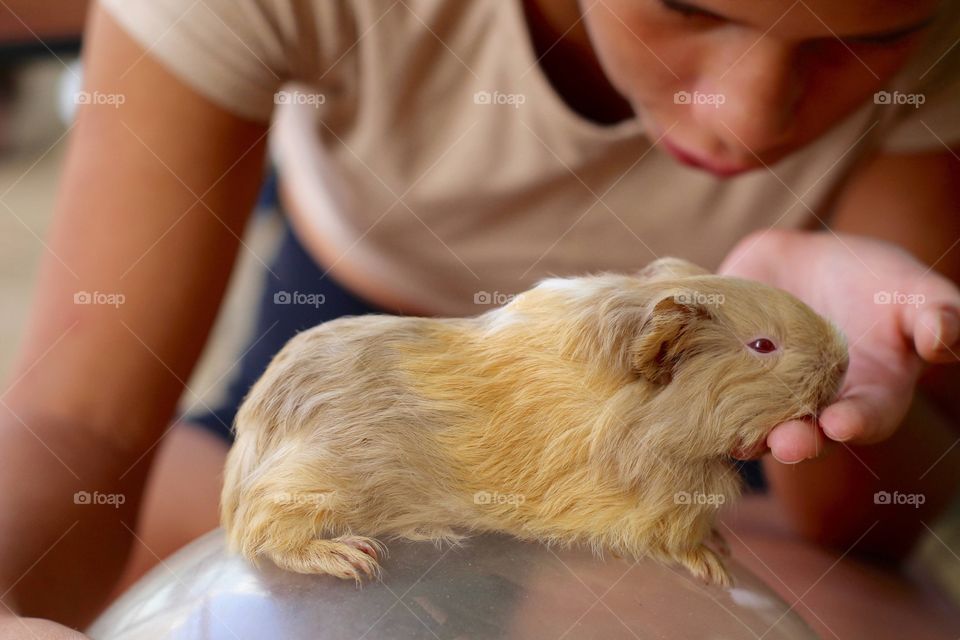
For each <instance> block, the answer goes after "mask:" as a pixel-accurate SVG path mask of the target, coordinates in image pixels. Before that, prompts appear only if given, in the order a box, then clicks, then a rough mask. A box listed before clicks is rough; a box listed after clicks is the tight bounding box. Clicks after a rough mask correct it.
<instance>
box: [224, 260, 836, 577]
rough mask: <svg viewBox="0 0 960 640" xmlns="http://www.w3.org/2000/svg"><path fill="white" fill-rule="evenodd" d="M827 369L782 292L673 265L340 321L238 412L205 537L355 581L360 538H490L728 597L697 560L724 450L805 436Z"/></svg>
mask: <svg viewBox="0 0 960 640" xmlns="http://www.w3.org/2000/svg"><path fill="white" fill-rule="evenodd" d="M846 368H847V348H846V343H845V340H844V338H843V336H842V335H841V333H840V332H839V331H838V330H837V329H836V328H835V327H834V326H833V325H832V324H831V323H829V322H828V321H826V320H825V319H824V318H822V317H820V316H819V315H818V314H817V313H815V312H814V311H813V310H811V309H810V308H809V307H807V306H806V305H805V304H804V303H802V302H800V301H799V300H797V299H796V298H794V297H793V296H791V295H790V294H788V293H786V292H783V291H780V290H778V289H775V288H772V287H769V286H766V285H764V284H760V283H757V282H751V281H747V280H741V279H736V278H731V277H722V276H717V275H711V274H710V273H709V272H707V271H705V270H703V269H701V268H700V267H697V266H695V265H693V264H691V263H689V262H685V261H682V260H678V259H674V258H665V259H661V260H657V261H656V262H654V263H652V264H650V265H649V266H648V267H646V268H645V269H643V270H642V271H640V272H639V273H637V274H634V275H624V274H613V273H604V274H600V275H593V276H587V277H580V278H551V279H546V280H543V281H541V282H540V283H539V284H537V286H535V287H534V288H532V289H530V290H529V291H526V292H524V293H522V294H519V295H517V296H516V297H515V298H513V299H512V300H511V301H510V302H509V303H508V304H506V305H505V306H503V307H501V308H497V309H493V310H490V311H487V312H486V313H483V314H481V315H478V316H475V317H472V318H420V317H393V316H385V315H370V316H360V317H348V318H341V319H337V320H334V321H331V322H327V323H324V324H321V325H319V326H317V327H314V328H312V329H309V330H306V331H303V332H302V333H300V334H298V335H297V336H295V337H294V338H292V339H291V340H290V341H289V342H288V343H287V344H286V346H284V348H283V349H282V350H281V351H280V352H279V353H278V354H277V355H276V356H275V357H274V358H273V360H272V362H271V363H270V365H269V367H268V368H267V370H266V371H265V373H264V374H263V376H262V377H261V378H260V379H259V380H258V381H257V383H256V384H255V385H254V386H253V387H252V389H251V390H250V392H249V393H248V395H247V397H246V398H245V400H244V402H243V404H242V406H241V408H240V411H239V413H238V415H237V419H236V423H235V430H236V442H235V444H234V445H233V448H232V449H231V451H230V453H229V457H228V459H227V467H226V475H225V485H224V489H223V494H222V500H221V519H222V522H223V525H224V527H225V529H226V532H227V537H228V541H229V545H230V548H231V549H232V550H233V551H234V552H240V553H242V554H243V555H244V556H246V557H248V558H250V559H252V560H255V559H256V558H258V557H260V556H266V557H268V558H269V559H271V560H272V561H273V562H274V563H275V564H276V565H277V566H279V567H281V568H282V569H286V570H291V571H296V572H301V573H318V574H330V575H334V576H337V577H340V578H353V579H355V580H357V581H358V582H360V581H361V578H362V577H363V576H369V577H376V576H379V572H380V564H379V559H380V557H382V556H383V555H384V553H385V548H384V546H383V545H382V543H380V542H379V541H377V540H376V539H375V537H381V538H392V539H411V540H430V541H434V542H436V543H437V544H441V543H444V542H446V543H452V544H456V543H458V542H459V541H461V540H463V539H464V538H465V537H466V536H468V535H469V534H470V533H471V532H501V533H507V534H510V535H513V536H516V537H517V538H520V539H527V540H537V541H541V542H544V543H547V544H556V545H563V546H568V545H587V546H589V547H590V548H592V549H593V550H594V552H595V553H597V554H602V553H603V552H604V551H609V552H611V553H613V554H615V555H619V556H626V557H630V558H643V557H649V558H655V559H658V560H660V561H663V562H675V563H678V564H679V565H682V566H684V567H686V568H687V569H689V570H690V571H691V572H692V573H693V574H694V575H695V576H698V577H700V578H701V579H703V580H705V581H707V582H712V583H719V584H722V585H728V584H730V577H729V573H728V571H727V569H726V568H725V566H724V564H723V561H722V558H721V554H718V552H717V550H715V549H714V548H712V547H711V546H710V545H709V544H708V543H710V542H711V540H713V539H714V538H715V537H716V536H717V534H716V531H715V530H714V528H713V525H714V519H715V516H716V513H717V508H718V506H719V505H721V504H725V503H728V502H730V501H731V500H733V499H734V498H735V497H736V496H737V494H738V492H739V484H740V483H739V477H738V474H737V472H736V469H735V467H734V466H733V461H732V459H731V458H730V454H731V452H733V451H738V450H747V449H751V448H754V447H756V446H757V445H760V444H762V443H763V442H765V440H766V437H767V435H768V434H769V432H770V430H771V429H772V428H773V427H774V426H775V425H776V424H778V423H781V422H784V421H786V420H790V419H794V418H806V417H810V416H816V415H817V414H818V412H819V410H820V409H821V408H823V407H824V406H825V405H827V404H828V403H829V402H830V401H831V400H832V399H833V398H834V397H835V395H836V394H837V392H838V390H839V388H840V384H841V382H842V380H843V377H844V374H845V372H846Z"/></svg>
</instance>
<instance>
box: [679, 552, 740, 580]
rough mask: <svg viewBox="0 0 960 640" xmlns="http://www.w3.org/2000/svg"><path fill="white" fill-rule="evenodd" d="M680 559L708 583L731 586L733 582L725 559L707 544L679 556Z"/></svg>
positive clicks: (691, 571)
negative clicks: (725, 564)
mask: <svg viewBox="0 0 960 640" xmlns="http://www.w3.org/2000/svg"><path fill="white" fill-rule="evenodd" d="M679 561H680V563H681V564H682V565H683V566H685V567H686V568H687V569H688V570H689V571H690V573H692V574H693V575H695V576H696V577H698V578H700V579H701V580H703V581H704V582H706V583H707V584H715V585H719V586H721V587H729V586H731V585H732V584H733V579H732V578H731V576H730V572H729V571H728V570H727V568H726V567H725V566H724V564H723V560H721V559H720V556H719V555H718V554H717V552H715V551H714V550H713V549H710V548H709V547H707V546H706V545H700V546H699V547H697V548H696V549H694V550H693V551H690V552H688V553H686V554H684V555H683V556H682V557H681V558H679Z"/></svg>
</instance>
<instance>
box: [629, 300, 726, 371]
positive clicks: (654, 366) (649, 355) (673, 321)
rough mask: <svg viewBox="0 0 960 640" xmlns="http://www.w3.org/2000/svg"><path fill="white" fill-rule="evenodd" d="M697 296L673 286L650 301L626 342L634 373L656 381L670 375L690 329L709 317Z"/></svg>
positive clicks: (684, 346)
mask: <svg viewBox="0 0 960 640" xmlns="http://www.w3.org/2000/svg"><path fill="white" fill-rule="evenodd" d="M697 300H698V297H697V296H696V295H695V294H693V293H689V292H684V291H682V290H674V291H672V292H670V293H669V294H668V295H664V296H661V297H660V298H658V299H657V300H655V301H654V302H653V304H652V306H651V307H650V310H649V312H648V313H647V315H646V317H645V318H644V320H643V322H642V324H641V325H640V330H639V332H638V335H637V336H636V337H635V338H634V339H633V340H632V341H630V342H629V345H630V346H629V349H630V354H629V361H630V364H631V367H632V368H633V370H634V371H635V372H636V373H637V375H639V376H642V377H643V378H645V379H646V380H648V381H650V382H651V383H653V384H657V385H663V384H667V383H668V382H670V380H672V379H673V373H674V370H675V369H676V367H677V365H678V364H679V363H680V362H681V361H682V359H683V357H684V356H685V355H686V348H687V345H688V344H689V342H690V339H691V337H692V335H693V332H695V331H696V330H697V326H698V325H700V324H702V323H704V322H709V321H710V320H711V319H712V317H713V316H712V314H711V313H710V310H709V309H708V307H707V305H705V304H701V303H699V302H698V301H697Z"/></svg>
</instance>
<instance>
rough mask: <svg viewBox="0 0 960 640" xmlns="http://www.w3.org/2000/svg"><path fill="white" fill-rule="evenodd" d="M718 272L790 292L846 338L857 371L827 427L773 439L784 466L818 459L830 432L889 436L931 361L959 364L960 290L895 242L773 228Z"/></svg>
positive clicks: (822, 423)
mask: <svg viewBox="0 0 960 640" xmlns="http://www.w3.org/2000/svg"><path fill="white" fill-rule="evenodd" d="M719 272H720V273H721V274H724V275H732V276H738V277H742V278H748V279H751V280H759V281H761V282H766V283H767V284H770V285H773V286H775V287H779V288H781V289H784V290H786V291H789V292H790V293H792V294H794V295H795V296H797V297H798V298H800V299H801V300H803V301H804V302H806V303H807V304H809V305H810V306H811V307H812V308H813V309H815V310H816V311H817V312H819V313H820V314H821V315H823V316H824V317H826V318H828V319H830V320H832V321H833V322H834V323H835V324H836V325H837V326H838V327H839V328H840V329H841V330H842V331H843V333H844V334H845V335H846V336H847V341H848V344H849V349H850V369H849V372H848V374H847V378H846V381H845V382H844V385H843V389H842V390H841V392H840V397H839V398H838V399H837V400H836V401H835V402H834V403H833V404H832V405H830V406H829V407H827V409H826V410H824V411H823V412H822V414H821V415H820V417H819V425H812V424H809V423H806V422H802V421H791V422H787V423H784V424H780V425H777V426H776V427H775V428H774V429H773V431H772V432H771V433H770V436H769V437H768V438H767V446H768V447H769V448H770V450H771V451H772V452H773V455H774V457H775V458H776V459H777V460H779V461H781V462H791V463H792V462H800V461H801V460H804V459H807V458H813V457H816V456H817V455H818V454H819V453H820V452H821V450H822V449H823V445H824V440H823V436H824V435H826V437H827V438H829V439H830V440H834V441H838V442H850V443H855V444H869V443H873V442H877V441H880V440H883V439H885V438H887V437H889V436H890V435H891V434H892V433H893V432H894V430H895V429H896V428H897V426H898V425H899V424H900V422H901V420H902V419H903V417H904V415H905V414H906V412H907V408H908V407H909V405H910V401H911V399H912V397H913V390H914V386H915V385H916V383H917V379H918V377H919V375H920V372H921V368H922V366H923V364H924V363H946V362H957V361H958V360H960V355H958V354H960V340H958V338H960V290H958V288H957V287H956V285H954V284H953V283H952V282H950V281H949V280H947V279H946V278H944V277H943V276H941V275H939V274H937V273H936V272H934V271H933V270H932V268H930V267H927V266H926V265H924V264H922V263H921V262H919V261H918V260H916V259H915V258H914V257H913V256H911V255H910V254H909V253H907V252H906V251H904V250H903V249H901V248H899V247H897V246H895V245H892V244H888V243H885V242H881V241H879V240H874V239H870V238H865V237H860V236H853V235H837V234H835V233H833V232H805V231H785V230H768V231H764V232H755V233H753V234H751V235H749V236H748V237H746V238H745V239H743V240H742V241H741V242H740V243H739V244H738V245H737V246H736V247H735V248H734V249H733V251H731V252H730V254H729V255H728V256H727V257H726V259H725V260H724V262H723V264H722V265H721V266H720V269H719ZM758 453H760V452H754V454H758Z"/></svg>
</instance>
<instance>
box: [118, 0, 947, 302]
mask: <svg viewBox="0 0 960 640" xmlns="http://www.w3.org/2000/svg"><path fill="white" fill-rule="evenodd" d="M104 4H105V5H106V6H107V7H108V9H109V10H110V11H111V13H112V15H114V17H115V18H116V19H117V20H118V21H119V22H120V23H121V24H122V25H123V26H124V27H125V28H126V29H127V30H128V31H129V32H130V33H131V34H132V35H133V36H134V37H135V38H136V39H138V40H139V41H140V42H141V43H142V44H143V45H144V46H145V47H148V48H149V52H150V54H151V55H153V56H155V57H156V58H157V59H158V60H160V61H161V62H162V63H164V64H165V65H167V66H168V67H169V68H170V69H171V70H172V71H173V72H174V73H175V74H176V75H177V76H179V77H180V78H182V79H183V80H184V81H185V82H187V83H188V84H190V85H191V86H193V87H195V88H196V89H197V90H198V91H200V92H201V93H203V94H204V95H206V96H208V97H209V98H210V99H212V100H213V101H215V102H217V103H219V104H221V105H223V106H224V107H225V108H227V109H229V110H232V111H234V112H236V113H238V114H240V115H242V116H245V117H248V118H252V119H259V120H267V119H269V118H271V116H273V115H276V116H277V122H276V128H275V130H274V133H275V134H276V136H275V138H276V140H275V142H276V143H277V144H276V145H275V148H276V149H277V155H278V159H279V163H280V170H281V175H282V176H283V177H284V178H285V182H286V185H287V193H288V195H289V197H290V200H291V201H292V202H293V205H292V207H291V209H292V213H291V217H292V218H293V222H294V225H295V228H296V229H297V230H298V233H299V235H300V237H301V239H302V241H303V242H304V243H305V245H306V246H307V247H308V249H310V250H311V252H312V253H313V254H314V255H315V256H316V258H317V260H318V262H320V263H321V264H322V265H323V266H324V267H326V268H330V271H331V273H333V274H334V275H335V276H337V277H338V278H339V279H341V280H342V281H344V282H345V283H346V284H347V285H348V286H350V287H351V288H353V289H354V290H355V291H357V292H358V293H360V294H361V295H364V296H366V297H368V298H369V299H371V300H373V301H375V302H380V303H381V304H386V305H389V306H393V305H399V306H402V307H403V308H404V309H407V310H412V311H420V312H426V313H438V314H448V315H463V314H472V313H476V312H478V311H481V310H483V309H484V308H486V306H487V305H489V304H496V303H499V302H502V301H504V300H505V297H506V296H507V295H509V294H511V293H515V292H518V291H522V290H523V289H526V288H528V287H529V286H530V285H532V284H533V283H534V282H535V281H536V280H538V279H540V278H543V277H545V276H548V275H571V274H582V273H585V272H593V271H599V270H623V271H629V270H634V269H637V268H639V267H641V266H643V265H644V264H646V263H647V262H649V261H650V260H652V259H654V258H656V257H659V256H664V255H674V256H680V257H685V258H688V259H691V260H694V261H696V262H698V263H700V264H702V265H703V266H706V267H708V268H715V267H716V266H717V265H718V264H719V262H720V261H721V260H722V258H723V256H724V255H725V254H726V253H727V252H728V251H729V250H730V248H731V247H732V246H733V245H734V243H735V242H736V241H737V240H738V239H739V238H741V237H743V236H744V235H745V234H746V233H748V232H749V231H751V230H754V229H759V228H766V227H770V226H774V227H800V226H808V225H811V224H815V223H816V222H817V218H816V217H815V216H814V213H813V212H817V214H818V215H819V216H820V217H821V218H823V217H825V215H826V214H825V213H824V212H825V211H826V210H827V208H828V206H829V202H830V199H831V197H832V195H833V194H835V193H836V190H837V188H838V186H840V185H842V182H843V180H844V179H845V177H846V176H847V175H848V174H849V172H850V169H851V168H852V167H853V166H854V165H855V163H856V162H857V161H858V159H861V158H863V157H864V155H865V154H866V153H867V152H868V151H870V150H872V149H876V148H877V147H878V146H880V147H882V148H885V149H889V150H894V151H918V150H936V149H943V145H944V144H957V143H960V118H957V117H956V116H957V107H956V105H957V104H958V99H960V82H958V75H960V74H958V69H960V65H958V56H956V55H954V54H955V53H956V52H957V51H960V47H958V48H956V49H954V50H952V51H951V50H950V49H949V47H950V44H951V43H952V42H954V41H955V40H956V36H957V35H958V31H957V29H956V28H955V26H956V25H957V24H958V21H957V20H952V21H944V22H943V24H944V25H946V24H948V23H949V27H950V28H949V29H947V28H944V30H943V32H942V33H937V32H935V33H934V34H933V35H932V36H931V38H930V41H929V44H928V46H926V47H925V48H924V50H923V51H922V52H921V53H920V54H919V55H918V56H917V57H916V59H915V61H914V63H913V64H912V65H911V68H910V69H907V70H906V71H905V72H904V73H903V74H901V76H900V77H899V78H898V79H897V82H896V83H895V84H894V85H892V86H891V87H889V89H890V90H891V92H893V91H894V90H898V91H901V93H907V92H911V91H913V92H916V91H923V92H924V99H925V101H924V104H923V105H922V106H921V107H920V108H915V107H914V106H913V105H910V104H905V105H900V106H897V105H890V104H875V103H874V102H871V103H870V104H867V105H865V106H864V107H863V108H862V109H861V110H860V111H858V112H857V113H855V114H854V115H853V116H851V117H850V118H848V119H847V120H845V121H844V122H842V123H841V124H839V125H838V126H836V127H835V128H834V129H832V130H831V131H830V132H829V133H828V134H827V135H826V136H824V137H823V138H821V139H820V140H819V141H817V142H815V143H814V144H812V145H810V146H809V147H807V148H805V149H803V150H802V151H800V152H797V153H795V154H794V155H792V156H791V157H789V158H787V159H785V160H784V161H782V162H780V163H778V164H777V165H775V166H774V167H772V171H766V170H759V171H754V172H750V173H748V174H745V175H742V176H740V177H737V178H734V179H728V180H721V179H717V178H714V177H712V176H711V175H709V174H706V173H704V172H701V171H697V170H694V169H689V168H686V167H684V166H682V165H680V164H678V163H676V162H675V161H674V160H673V159H672V158H670V157H669V156H668V155H666V154H665V153H664V152H662V151H660V150H659V149H658V148H656V147H654V146H652V145H651V141H649V140H648V139H647V138H646V137H645V135H644V132H643V131H642V130H641V128H640V127H639V125H638V122H637V121H636V120H627V121H624V122H621V123H619V124H616V125H613V126H603V125H598V124H595V123H592V122H590V121H588V120H586V119H584V118H583V117H581V116H579V115H578V114H577V113H576V112H574V111H573V110H571V109H570V108H569V107H568V106H567V105H566V103H564V102H563V101H562V99H561V98H560V97H559V96H558V95H557V94H556V92H555V91H554V90H553V88H552V87H551V85H550V84H549V81H548V80H547V78H546V77H545V75H544V74H543V72H542V70H541V69H540V67H539V65H538V64H537V62H536V55H535V53H534V49H533V46H532V43H531V41H530V38H529V35H528V32H527V28H526V23H525V19H524V15H523V9H522V6H521V3H520V0H469V1H464V0H398V1H393V0H312V1H311V0H105V1H104ZM957 4H960V3H954V5H957ZM951 30H952V33H951ZM951 38H952V39H951ZM945 52H946V55H943V54H944V53H945ZM921 76H922V80H919V79H920V78H921ZM911 79H918V80H917V81H912V80H911ZM291 82H293V83H296V84H292V85H291V84H289V83H291ZM278 92H280V93H278ZM892 95H895V94H892ZM893 101H896V98H894V100H893ZM277 103H279V105H280V108H279V110H278V113H276V114H275V106H276V104H277Z"/></svg>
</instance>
